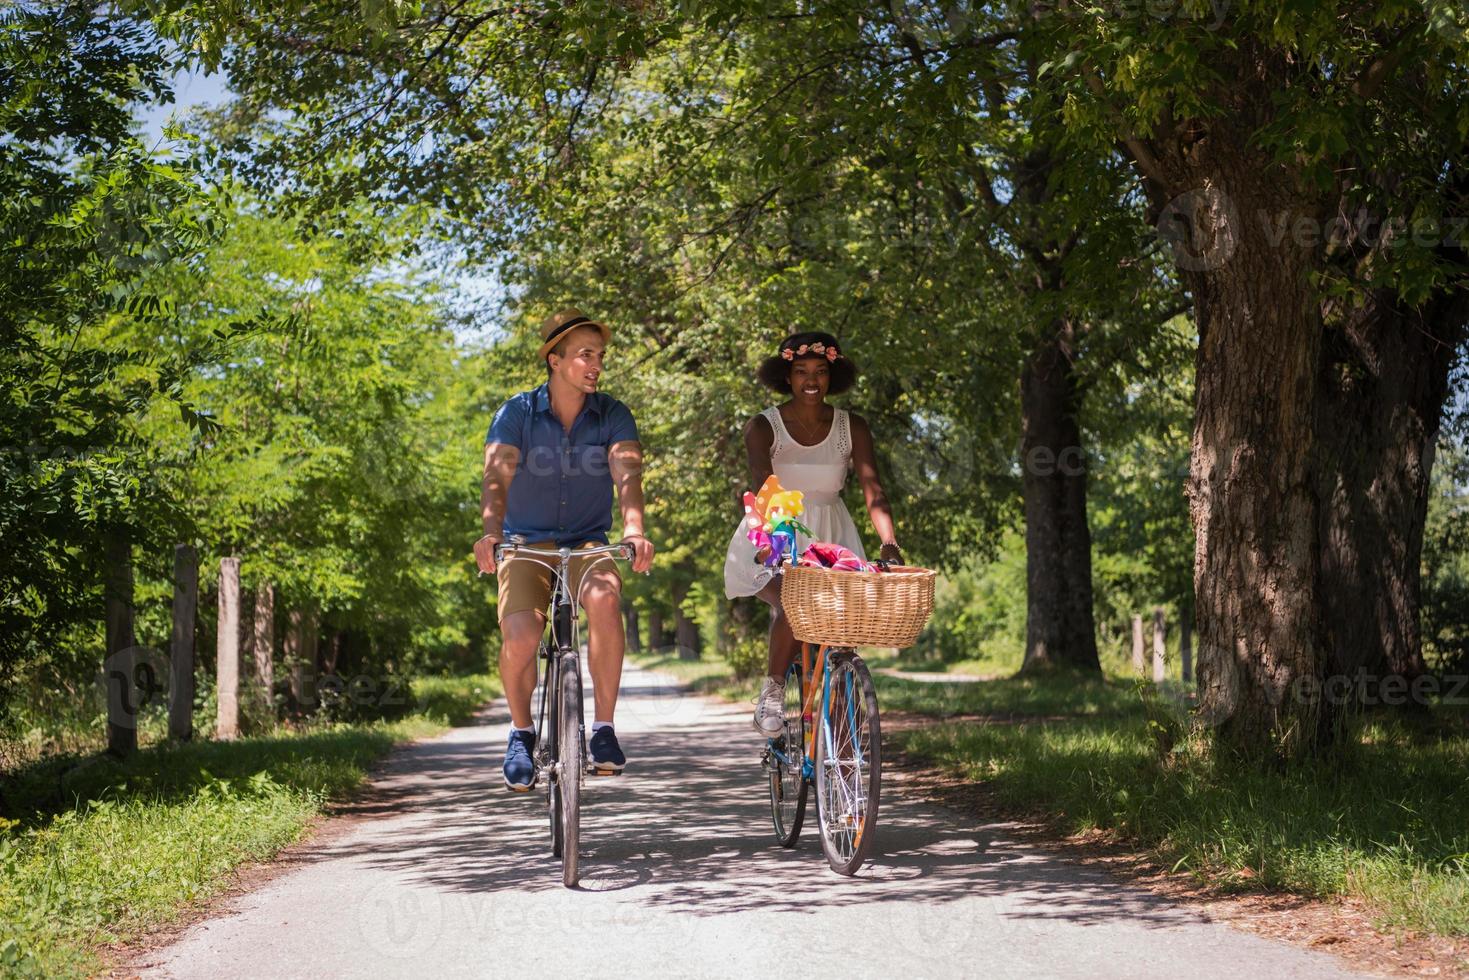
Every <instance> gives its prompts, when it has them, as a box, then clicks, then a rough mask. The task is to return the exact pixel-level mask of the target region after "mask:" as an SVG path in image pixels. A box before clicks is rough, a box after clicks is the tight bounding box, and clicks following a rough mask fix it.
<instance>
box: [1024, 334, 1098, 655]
mask: <svg viewBox="0 0 1469 980" xmlns="http://www.w3.org/2000/svg"><path fill="white" fill-rule="evenodd" d="M1074 339H1075V338H1074V329H1073V327H1072V324H1071V323H1070V322H1069V321H1066V320H1061V321H1058V322H1057V323H1056V324H1055V327H1054V332H1053V335H1052V336H1051V337H1050V338H1048V339H1047V341H1046V342H1045V343H1043V344H1042V345H1041V346H1040V347H1039V348H1038V349H1037V350H1036V351H1035V352H1033V353H1032V354H1031V356H1030V358H1029V359H1028V360H1027V362H1026V364H1025V368H1024V371H1023V373H1022V375H1021V379H1020V403H1021V442H1020V465H1021V469H1022V472H1023V474H1024V476H1023V493H1024V497H1025V585H1026V616H1025V660H1024V662H1023V663H1022V664H1021V668H1020V672H1021V673H1023V674H1024V673H1035V672H1038V671H1045V670H1053V669H1057V668H1069V669H1073V670H1082V671H1087V672H1089V673H1101V669H1102V668H1101V663H1100V661H1099V660H1098V658H1097V637H1096V626H1095V624H1094V623H1093V620H1092V545H1091V530H1090V528H1089V527H1088V525H1087V514H1086V486H1087V474H1086V469H1087V462H1086V455H1085V453H1084V452H1083V451H1082V447H1081V428H1080V426H1079V425H1078V424H1077V412H1078V408H1079V402H1080V394H1079V392H1078V390H1077V385H1076V376H1075V371H1074V369H1073V366H1072V360H1071V359H1072V356H1073V343H1074Z"/></svg>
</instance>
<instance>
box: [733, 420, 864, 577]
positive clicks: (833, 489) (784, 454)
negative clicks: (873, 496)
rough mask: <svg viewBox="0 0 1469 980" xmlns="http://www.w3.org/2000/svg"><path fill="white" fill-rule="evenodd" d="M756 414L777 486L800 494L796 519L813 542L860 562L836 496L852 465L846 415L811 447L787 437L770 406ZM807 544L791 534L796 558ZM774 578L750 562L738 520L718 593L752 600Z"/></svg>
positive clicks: (858, 545)
mask: <svg viewBox="0 0 1469 980" xmlns="http://www.w3.org/2000/svg"><path fill="white" fill-rule="evenodd" d="M760 414H761V415H763V416H765V418H766V420H767V421H768V422H769V423H770V428H771V430H772V431H773V432H774V433H775V442H774V443H772V445H771V447H770V463H771V466H772V467H773V469H774V471H775V475H776V477H777V478H778V479H779V480H780V485H781V486H782V487H784V488H785V489H787V490H799V491H801V493H802V494H804V495H805V496H804V497H803V498H802V503H803V504H804V505H805V507H806V512H805V513H804V514H802V515H801V516H800V517H799V518H797V519H798V520H799V521H800V522H801V523H802V524H804V525H806V526H807V527H809V528H810V529H811V533H812V534H813V535H815V538H814V540H816V541H829V542H831V543H832V544H839V545H842V546H843V547H846V548H850V549H851V550H852V551H854V552H856V554H857V555H858V557H860V558H861V559H862V560H863V561H866V560H867V555H866V553H865V552H864V551H863V550H862V538H861V537H860V536H859V535H858V534H857V525H855V524H853V523H852V515H851V514H849V513H847V506H846V504H844V503H842V497H841V493H842V487H843V486H844V485H845V484H846V482H847V470H849V469H850V468H851V465H852V424H851V420H850V418H849V417H848V415H847V412H846V411H845V410H843V409H840V408H838V409H836V414H835V415H834V416H833V417H832V420H831V430H830V431H829V432H827V434H826V438H825V439H823V440H822V441H821V442H819V443H817V444H816V445H814V446H803V445H801V444H800V443H799V442H797V441H796V440H795V439H793V438H791V434H790V432H788V431H787V430H786V427H785V422H784V421H783V420H782V419H781V417H780V409H778V408H775V407H771V408H767V409H766V410H765V411H763V412H761V413H760ZM812 540H813V539H812V538H808V537H806V535H804V534H801V533H800V532H799V531H798V532H796V555H797V557H799V556H800V554H801V552H803V551H805V550H806V546H807V545H809V544H810V543H811V541H812ZM776 574H777V569H774V568H766V567H765V566H764V565H761V564H758V563H757V562H756V561H755V545H754V543H753V542H752V541H750V539H749V538H748V537H747V536H746V534H745V522H744V518H743V517H741V519H740V522H739V524H738V525H737V526H736V527H735V531H734V534H733V535H732V536H731V537H730V539H729V551H728V552H727V553H726V554H725V556H724V594H725V595H726V596H727V597H729V598H731V599H737V598H739V597H741V596H750V595H754V594H755V593H757V592H759V591H760V590H761V589H763V588H764V587H765V585H766V583H768V582H769V581H770V580H771V579H772V578H774V577H775V575H776Z"/></svg>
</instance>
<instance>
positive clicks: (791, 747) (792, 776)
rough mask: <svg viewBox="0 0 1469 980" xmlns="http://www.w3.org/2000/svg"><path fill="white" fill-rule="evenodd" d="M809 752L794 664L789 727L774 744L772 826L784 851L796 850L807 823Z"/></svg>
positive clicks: (788, 697) (790, 676)
mask: <svg viewBox="0 0 1469 980" xmlns="http://www.w3.org/2000/svg"><path fill="white" fill-rule="evenodd" d="M805 751H806V724H805V719H804V718H803V717H802V715H801V668H800V665H798V664H791V666H790V669H789V670H787V671H786V688H785V727H784V728H783V729H782V730H781V733H780V735H778V736H776V737H775V738H774V739H772V740H771V745H770V749H769V755H768V756H767V759H768V761H769V765H768V768H769V770H770V822H771V823H772V824H773V825H774V826H775V839H776V840H778V841H780V846H781V847H795V846H796V840H797V839H798V838H799V837H800V836H801V824H802V822H803V821H805V819H806V793H807V791H808V788H809V786H810V784H809V783H807V782H806V779H805V776H804V775H803V774H802V772H801V763H802V759H803V758H804V755H805Z"/></svg>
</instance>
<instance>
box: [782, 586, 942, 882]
mask: <svg viewBox="0 0 1469 980" xmlns="http://www.w3.org/2000/svg"><path fill="white" fill-rule="evenodd" d="M877 564H878V565H879V566H880V567H881V568H882V569H883V570H882V571H878V572H855V571H831V570H829V569H820V568H804V567H800V566H791V567H787V568H786V569H785V571H784V572H783V574H782V580H781V592H780V598H781V606H782V607H783V608H784V610H785V614H786V617H787V619H788V620H789V621H790V624H791V632H792V633H794V634H795V637H796V639H798V640H800V641H801V656H800V657H799V659H798V660H797V661H796V662H795V663H793V664H791V666H790V668H789V669H788V670H787V671H786V685H785V705H784V712H783V714H784V724H783V726H782V728H781V732H780V734H779V735H776V736H775V737H773V738H770V739H768V740H767V741H766V745H765V752H764V755H763V756H762V759H761V762H762V764H763V765H764V767H765V769H766V771H767V773H768V777H769V778H768V782H769V786H770V818H771V822H772V823H773V824H774V826H775V836H776V839H777V840H779V841H780V843H781V845H782V846H784V847H794V846H795V844H796V841H797V839H799V837H800V836H801V825H802V823H803V822H804V821H805V818H806V805H807V794H808V792H809V791H810V789H811V787H813V786H814V787H815V789H816V824H817V829H818V830H819V831H820V834H821V851H822V853H823V854H825V855H826V863H827V864H829V865H831V868H832V870H833V871H836V872H837V873H838V874H844V875H852V874H856V873H857V869H858V868H860V867H862V864H863V862H864V861H866V860H867V857H868V855H870V854H871V853H872V846H873V840H874V838H875V837H876V831H877V811H878V803H879V801H880V799H881V795H882V724H881V721H880V719H879V716H878V710H877V691H876V689H875V688H874V687H873V684H872V673H871V672H870V671H869V670H868V669H867V664H866V663H864V662H863V660H862V658H861V657H860V656H858V655H857V649H856V648H857V647H858V646H884V647H904V646H909V645H911V644H912V643H913V641H914V640H915V639H916V638H917V636H918V633H919V631H920V630H922V629H923V626H924V624H926V623H927V622H928V617H929V614H930V613H932V612H933V588H934V572H933V571H931V570H930V569H926V568H913V567H908V566H899V565H889V564H887V563H884V562H878V563H877Z"/></svg>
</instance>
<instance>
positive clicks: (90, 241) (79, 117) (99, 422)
mask: <svg viewBox="0 0 1469 980" xmlns="http://www.w3.org/2000/svg"><path fill="white" fill-rule="evenodd" d="M167 75H168V62H167V59H166V58H165V57H164V54H163V52H162V50H161V45H159V44H158V42H157V41H156V39H155V38H153V36H152V35H151V33H150V32H148V31H147V30H146V29H144V28H142V27H140V26H136V25H131V24H128V23H120V22H117V21H114V20H110V19H108V18H106V17H105V16H102V15H99V14H98V13H96V11H95V9H94V7H93V6H91V5H87V4H44V5H31V4H26V5H20V6H17V7H12V8H10V9H7V10H5V11H4V12H0V125H3V126H4V130H3V135H0V375H3V378H4V390H5V397H4V398H3V399H0V445H3V455H0V536H3V538H4V540H5V544H6V547H5V549H4V555H3V557H0V597H3V598H0V702H3V698H4V691H5V688H6V687H7V686H8V684H9V683H10V682H11V681H12V680H13V679H14V678H15V676H16V675H17V674H18V673H19V672H20V671H21V670H22V669H23V668H24V667H25V666H26V665H28V664H34V663H36V662H41V661H51V662H53V663H54V662H55V661H56V660H58V659H60V658H62V657H64V656H65V655H66V654H65V651H64V650H59V649H58V647H59V646H60V644H58V642H57V641H58V638H59V637H61V636H62V635H64V634H65V633H66V632H67V631H68V630H69V629H71V628H72V627H74V626H76V625H77V624H81V623H92V624H100V623H101V621H102V607H103V596H102V591H103V590H102V582H103V580H104V577H105V572H104V568H103V564H104V555H105V554H106V553H107V549H108V546H109V545H110V544H115V543H116V542H122V543H123V544H129V543H130V544H132V545H138V546H158V547H160V548H161V547H163V546H164V545H165V542H163V540H162V539H163V538H164V536H165V535H166V534H167V533H169V532H168V531H167V530H166V529H170V528H171V526H172V525H173V524H174V523H175V522H176V521H177V519H178V518H179V516H180V515H179V513H178V511H177V510H176V508H174V507H173V506H172V503H173V501H172V498H171V487H172V483H173V471H172V469H171V468H170V467H169V466H168V465H167V464H168V463H169V462H170V461H169V460H167V459H164V458H162V457H160V456H159V455H158V454H156V453H154V452H153V451H152V447H150V446H149V445H148V444H147V442H146V440H145V439H143V438H142V436H141V434H140V425H141V424H142V420H143V419H144V418H145V417H146V416H147V415H148V414H149V413H151V412H153V411H159V410H166V411H168V412H171V413H172V414H173V415H174V417H175V418H179V419H181V423H182V424H183V425H185V426H186V427H189V428H190V429H191V430H192V431H194V432H196V433H202V432H207V431H208V429H209V426H208V423H207V420H204V419H203V418H202V417H201V416H199V415H198V414H197V413H196V412H194V411H193V410H192V408H191V407H190V406H189V404H188V402H187V400H186V399H185V398H183V397H182V379H183V377H184V375H185V374H186V373H187V371H188V370H189V369H190V367H191V364H190V363H189V362H187V361H182V360H178V359H170V358H166V357H161V356H158V355H157V354H156V353H154V352H151V351H150V350H149V349H147V348H134V347H130V346H128V345H126V344H122V343H119V342H118V341H117V337H116V335H117V333H118V332H120V331H124V330H129V329H136V330H141V331H149V332H167V331H168V329H169V325H170V323H171V320H172V305H171V302H170V299H169V297H168V296H167V295H166V294H159V293H157V292H154V291H151V290H150V289H149V288H148V287H147V283H146V280H145V276H144V273H145V272H146V270H147V269H149V268H150V267H151V266H152V265H154V264H156V263H159V262H162V261H169V260H172V261H188V260H189V258H190V257H192V256H196V255H197V254H198V253H199V252H200V251H201V250H202V248H203V247H204V246H205V245H206V244H207V243H208V241H210V239H211V238H212V234H213V228H214V225H213V220H212V217H211V214H210V211H209V208H208V207H207V204H206V202H205V201H204V200H203V197H202V194H201V190H200V187H199V185H198V184H197V182H196V180H195V178H194V176H193V175H192V174H191V173H190V172H189V171H188V170H187V168H184V167H181V166H170V165H167V164H165V163H164V162H163V161H161V160H159V159H158V158H156V157H155V156H153V155H152V154H150V153H149V152H148V151H147V150H145V149H144V148H143V147H142V145H141V144H140V143H139V142H138V140H137V139H136V138H135V137H134V136H133V134H132V132H131V129H130V126H131V116H130V114H129V111H128V106H129V105H130V104H132V103H135V102H137V101H138V100H141V99H146V98H152V97H157V96H159V95H160V94H161V93H163V92H164V91H165V79H166V77H167ZM140 372H145V373H146V374H147V375H148V377H147V378H146V379H145V378H143V377H141V376H140ZM172 544H173V542H172V541H167V542H166V546H167V547H169V548H170V549H171V547H172ZM122 553H126V551H125V550H124V551H123V552H122ZM78 652H87V651H78Z"/></svg>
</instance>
